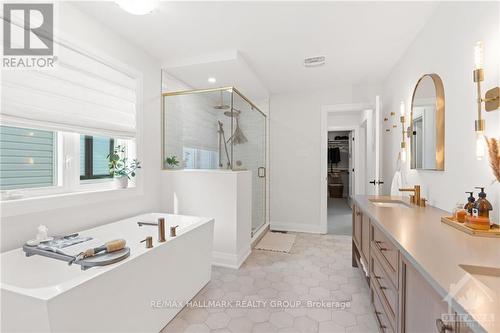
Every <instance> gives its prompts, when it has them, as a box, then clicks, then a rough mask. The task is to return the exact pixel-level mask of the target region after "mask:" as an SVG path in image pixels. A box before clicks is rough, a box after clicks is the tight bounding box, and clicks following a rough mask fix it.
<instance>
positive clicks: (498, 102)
mask: <svg viewBox="0 0 500 333" xmlns="http://www.w3.org/2000/svg"><path fill="white" fill-rule="evenodd" d="M483 56H484V49H483V42H477V43H476V46H475V48H474V72H473V77H474V82H475V83H476V86H477V120H476V121H475V124H474V125H475V126H474V128H475V131H476V158H477V159H478V160H482V159H483V158H484V155H485V153H486V142H485V140H484V134H483V133H484V130H485V127H486V122H485V120H484V119H483V118H482V108H483V102H484V109H485V110H486V111H495V110H497V109H498V108H499V107H500V88H499V87H494V88H492V89H490V90H488V91H487V92H486V94H485V96H484V98H483V97H482V93H481V82H482V81H484V69H483Z"/></svg>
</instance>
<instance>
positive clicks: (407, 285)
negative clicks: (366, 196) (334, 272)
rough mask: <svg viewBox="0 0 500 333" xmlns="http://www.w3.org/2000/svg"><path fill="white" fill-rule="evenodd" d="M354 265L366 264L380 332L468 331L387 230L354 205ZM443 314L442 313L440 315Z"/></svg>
mask: <svg viewBox="0 0 500 333" xmlns="http://www.w3.org/2000/svg"><path fill="white" fill-rule="evenodd" d="M353 246H355V247H356V248H355V249H353V256H357V258H354V257H353V264H354V263H355V260H358V261H359V257H363V259H364V260H366V261H365V262H366V263H368V269H369V277H370V278H369V285H370V296H371V301H372V305H373V309H374V312H375V317H376V319H377V324H378V327H379V331H380V332H398V333H403V332H404V333H433V332H437V333H453V332H454V333H467V332H469V330H468V329H466V328H461V327H460V325H458V324H457V323H456V322H455V321H454V320H451V321H448V322H446V320H450V318H454V313H451V315H450V314H449V313H448V304H447V303H446V302H444V301H443V298H442V297H440V296H439V295H438V293H437V292H436V291H435V290H434V289H433V287H432V286H431V285H429V283H428V282H427V281H426V280H425V279H424V278H423V277H422V275H421V274H420V273H419V272H418V271H417V270H416V269H415V268H414V267H413V265H412V264H411V263H410V262H408V261H407V259H406V258H405V257H404V256H403V255H402V254H401V253H400V252H399V250H398V248H397V247H396V245H395V244H393V243H392V242H391V241H390V240H389V238H388V237H387V236H386V233H385V232H384V231H382V230H381V229H380V228H379V227H377V226H376V225H375V224H374V223H372V222H371V221H370V219H369V218H368V217H367V214H364V213H363V212H362V211H361V210H360V209H359V207H357V206H354V207H353ZM443 314H444V315H445V316H443Z"/></svg>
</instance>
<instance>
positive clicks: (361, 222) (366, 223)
mask: <svg viewBox="0 0 500 333" xmlns="http://www.w3.org/2000/svg"><path fill="white" fill-rule="evenodd" d="M352 219H353V225H352V230H353V233H352V234H353V240H354V243H355V244H356V248H357V250H358V252H359V254H360V255H361V256H362V257H363V260H364V262H365V263H368V262H369V258H370V219H369V218H368V216H367V215H366V214H363V212H362V211H361V210H360V209H359V208H358V207H357V206H353V218H352Z"/></svg>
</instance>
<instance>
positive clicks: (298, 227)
mask: <svg viewBox="0 0 500 333" xmlns="http://www.w3.org/2000/svg"><path fill="white" fill-rule="evenodd" d="M270 229H271V230H278V231H293V232H306V233H310V234H324V233H325V232H324V230H323V228H322V227H321V226H320V225H319V224H317V225H311V224H305V223H283V222H278V221H271V226H270Z"/></svg>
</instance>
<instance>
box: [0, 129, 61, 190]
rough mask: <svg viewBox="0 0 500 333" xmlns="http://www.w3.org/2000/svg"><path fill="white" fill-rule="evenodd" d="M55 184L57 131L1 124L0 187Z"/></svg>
mask: <svg viewBox="0 0 500 333" xmlns="http://www.w3.org/2000/svg"><path fill="white" fill-rule="evenodd" d="M55 185H57V133H56V132H51V131H41V130H35V129H30V128H21V127H9V126H0V190H13V189H25V188H40V187H49V186H55Z"/></svg>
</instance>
